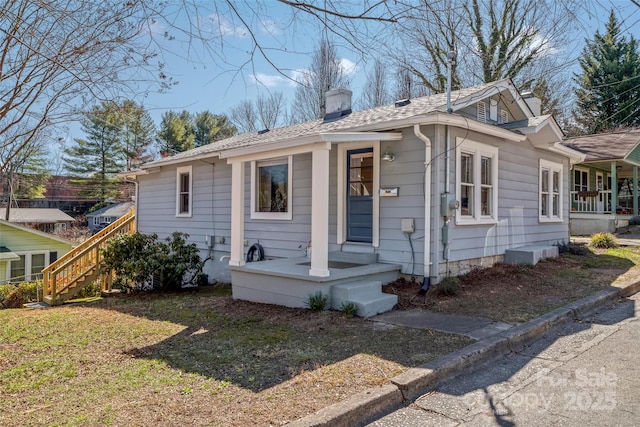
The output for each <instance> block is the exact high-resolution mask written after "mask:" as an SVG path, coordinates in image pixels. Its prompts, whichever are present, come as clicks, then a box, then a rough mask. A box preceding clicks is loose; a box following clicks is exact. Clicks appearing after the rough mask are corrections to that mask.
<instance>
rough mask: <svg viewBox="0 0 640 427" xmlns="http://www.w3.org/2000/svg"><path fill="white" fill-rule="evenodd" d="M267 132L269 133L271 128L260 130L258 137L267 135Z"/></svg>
mask: <svg viewBox="0 0 640 427" xmlns="http://www.w3.org/2000/svg"><path fill="white" fill-rule="evenodd" d="M267 132H269V128H267V129H262V130H259V131H258V135H262V134H265V133H267Z"/></svg>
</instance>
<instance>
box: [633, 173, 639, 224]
mask: <svg viewBox="0 0 640 427" xmlns="http://www.w3.org/2000/svg"><path fill="white" fill-rule="evenodd" d="M633 215H635V216H637V215H640V212H638V166H636V165H633Z"/></svg>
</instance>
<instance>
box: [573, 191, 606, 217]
mask: <svg viewBox="0 0 640 427" xmlns="http://www.w3.org/2000/svg"><path fill="white" fill-rule="evenodd" d="M571 212H577V213H608V214H610V213H611V190H601V191H572V192H571Z"/></svg>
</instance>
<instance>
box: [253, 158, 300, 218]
mask: <svg viewBox="0 0 640 427" xmlns="http://www.w3.org/2000/svg"><path fill="white" fill-rule="evenodd" d="M292 161H293V156H288V157H283V158H278V159H270V160H260V161H254V162H252V164H251V218H253V219H285V220H287V219H291V218H292V214H291V194H292V188H291V183H292Z"/></svg>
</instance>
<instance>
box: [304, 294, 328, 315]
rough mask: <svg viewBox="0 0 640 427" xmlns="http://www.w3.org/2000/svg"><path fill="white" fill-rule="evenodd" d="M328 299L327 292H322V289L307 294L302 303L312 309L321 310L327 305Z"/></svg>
mask: <svg viewBox="0 0 640 427" xmlns="http://www.w3.org/2000/svg"><path fill="white" fill-rule="evenodd" d="M328 301H329V294H323V293H322V291H318V292H316V293H315V294H313V295H309V297H308V298H307V300H306V301H305V302H304V304H305V305H306V306H307V307H309V308H310V309H311V310H313V311H322V310H324V309H325V307H326V306H327V302H328Z"/></svg>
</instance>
